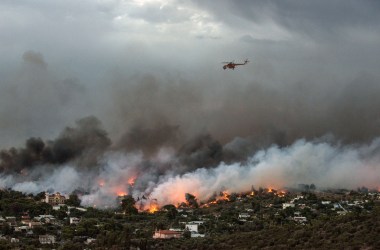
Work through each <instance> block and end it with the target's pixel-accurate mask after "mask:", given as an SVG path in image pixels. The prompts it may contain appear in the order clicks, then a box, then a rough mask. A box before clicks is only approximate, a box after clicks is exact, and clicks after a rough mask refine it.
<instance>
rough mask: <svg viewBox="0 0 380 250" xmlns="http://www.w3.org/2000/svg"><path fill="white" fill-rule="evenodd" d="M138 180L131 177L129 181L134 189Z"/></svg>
mask: <svg viewBox="0 0 380 250" xmlns="http://www.w3.org/2000/svg"><path fill="white" fill-rule="evenodd" d="M136 179H137V177H131V178H129V179H128V184H129V185H131V186H132V187H133V185H135V181H136Z"/></svg>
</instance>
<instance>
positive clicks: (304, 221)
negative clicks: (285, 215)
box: [293, 216, 307, 223]
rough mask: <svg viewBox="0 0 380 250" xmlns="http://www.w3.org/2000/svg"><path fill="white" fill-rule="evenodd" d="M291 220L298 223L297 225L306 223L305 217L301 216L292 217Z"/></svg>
mask: <svg viewBox="0 0 380 250" xmlns="http://www.w3.org/2000/svg"><path fill="white" fill-rule="evenodd" d="M293 220H294V221H295V222H298V223H306V222H307V219H306V217H303V216H294V217H293Z"/></svg>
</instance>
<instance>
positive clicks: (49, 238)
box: [38, 234, 55, 244]
mask: <svg viewBox="0 0 380 250" xmlns="http://www.w3.org/2000/svg"><path fill="white" fill-rule="evenodd" d="M38 238H39V240H40V243H41V244H54V243H55V236H54V235H50V234H46V235H40V236H39V237H38Z"/></svg>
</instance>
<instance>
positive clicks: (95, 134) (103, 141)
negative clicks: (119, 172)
mask: <svg viewBox="0 0 380 250" xmlns="http://www.w3.org/2000/svg"><path fill="white" fill-rule="evenodd" d="M110 143H111V141H110V139H109V138H108V137H107V133H106V131H105V130H104V129H103V128H102V126H101V123H100V121H99V120H98V119H97V118H95V117H86V118H83V119H80V120H78V121H77V122H76V127H66V128H65V129H64V130H63V131H62V132H61V134H60V135H59V136H58V138H57V139H55V140H52V141H47V142H44V141H43V140H42V139H41V138H30V139H28V140H27V141H26V143H25V147H24V148H19V149H16V148H11V149H9V150H2V151H1V152H0V169H1V171H2V172H6V173H9V172H20V171H21V170H23V169H28V168H32V167H34V166H37V165H46V164H56V165H60V164H64V163H66V162H69V161H72V160H74V159H77V160H78V162H77V165H78V166H91V165H95V164H96V160H97V156H99V155H100V154H102V153H103V152H104V151H105V150H106V149H107V148H108V147H109V146H110Z"/></svg>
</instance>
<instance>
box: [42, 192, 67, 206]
mask: <svg viewBox="0 0 380 250" xmlns="http://www.w3.org/2000/svg"><path fill="white" fill-rule="evenodd" d="M65 201H66V197H65V196H63V195H61V194H60V193H58V192H57V193H55V194H49V193H45V202H46V203H49V204H50V205H52V206H56V205H59V204H64V203H65Z"/></svg>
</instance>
